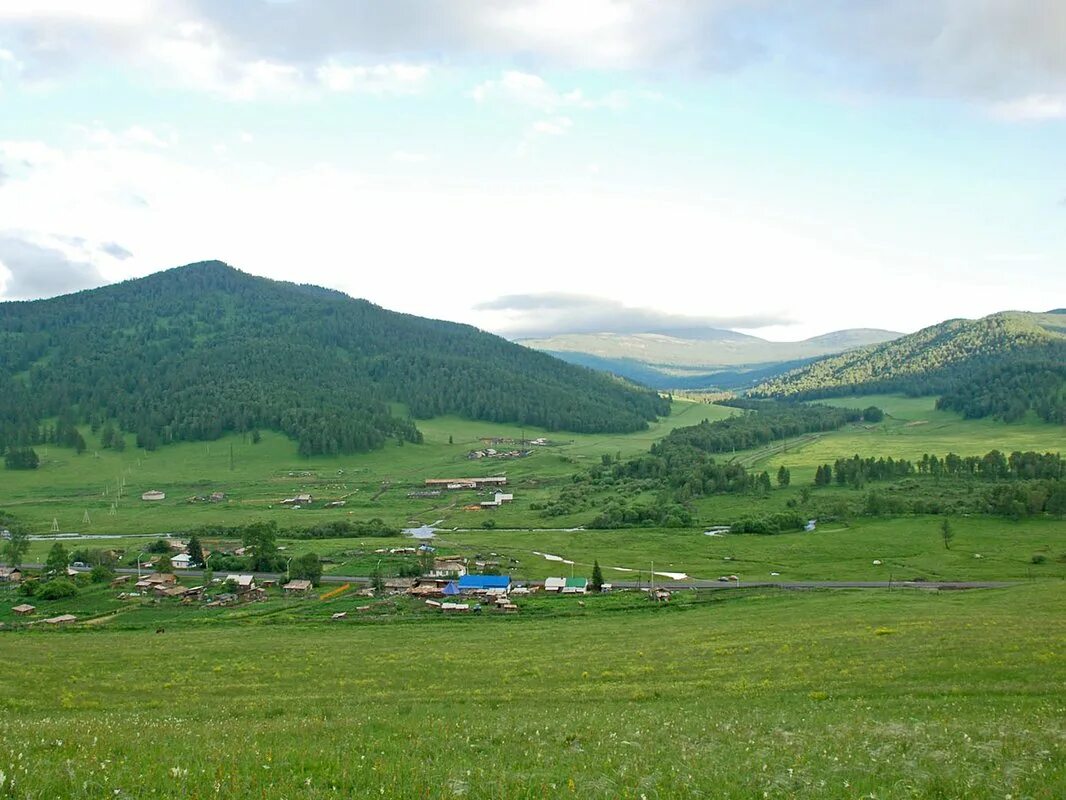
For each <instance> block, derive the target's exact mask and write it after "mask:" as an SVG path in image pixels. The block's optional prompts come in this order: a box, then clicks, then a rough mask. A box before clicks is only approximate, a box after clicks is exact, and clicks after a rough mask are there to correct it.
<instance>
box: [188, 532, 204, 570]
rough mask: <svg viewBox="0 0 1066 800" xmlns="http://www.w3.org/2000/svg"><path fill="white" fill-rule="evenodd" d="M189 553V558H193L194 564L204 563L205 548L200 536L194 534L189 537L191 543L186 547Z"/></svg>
mask: <svg viewBox="0 0 1066 800" xmlns="http://www.w3.org/2000/svg"><path fill="white" fill-rule="evenodd" d="M186 550H187V551H188V553H189V558H190V559H192V563H193V564H203V563H204V548H203V546H202V545H201V544H200V537H199V536H196V535H193V536H190V537H189V544H188V546H187V547H186Z"/></svg>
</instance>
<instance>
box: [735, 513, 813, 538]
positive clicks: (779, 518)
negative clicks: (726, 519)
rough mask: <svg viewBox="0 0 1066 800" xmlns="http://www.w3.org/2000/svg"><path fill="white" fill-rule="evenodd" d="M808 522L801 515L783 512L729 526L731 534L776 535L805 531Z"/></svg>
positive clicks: (749, 518)
mask: <svg viewBox="0 0 1066 800" xmlns="http://www.w3.org/2000/svg"><path fill="white" fill-rule="evenodd" d="M806 523H807V520H806V518H805V517H803V516H802V515H800V514H797V513H795V512H790V511H782V512H778V513H776V514H767V515H766V516H764V517H747V518H746V519H742V520H738V521H737V522H734V523H733V524H732V525H730V526H729V531H730V533H763V534H774V533H783V532H785V531H799V530H803V527H804V525H806Z"/></svg>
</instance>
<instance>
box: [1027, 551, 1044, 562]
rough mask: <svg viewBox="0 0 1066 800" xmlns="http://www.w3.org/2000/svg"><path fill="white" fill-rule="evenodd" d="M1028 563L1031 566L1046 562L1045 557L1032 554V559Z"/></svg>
mask: <svg viewBox="0 0 1066 800" xmlns="http://www.w3.org/2000/svg"><path fill="white" fill-rule="evenodd" d="M1029 561H1030V562H1031V563H1033V564H1043V563H1044V562H1046V561H1047V556H1046V555H1044V554H1043V553H1033V557H1032V558H1030V559H1029Z"/></svg>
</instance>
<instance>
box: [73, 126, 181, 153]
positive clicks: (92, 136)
mask: <svg viewBox="0 0 1066 800" xmlns="http://www.w3.org/2000/svg"><path fill="white" fill-rule="evenodd" d="M78 129H79V130H80V131H82V132H83V133H84V134H85V137H86V138H87V139H88V140H89V141H90V142H92V143H93V144H98V145H102V146H104V147H116V146H125V145H133V146H141V147H156V148H166V147H170V146H171V145H172V144H173V143H174V142H175V141H177V134H175V133H174V132H173V131H170V132H168V133H166V134H163V135H161V134H159V133H157V132H156V131H154V130H152V129H151V128H149V127H146V126H144V125H131V126H130V127H128V128H126V129H125V130H122V131H117V132H116V131H112V130H110V129H109V128H106V127H104V126H103V125H101V124H99V123H97V124H95V125H92V126H78Z"/></svg>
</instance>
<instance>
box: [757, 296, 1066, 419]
mask: <svg viewBox="0 0 1066 800" xmlns="http://www.w3.org/2000/svg"><path fill="white" fill-rule="evenodd" d="M869 392H904V393H907V394H911V395H930V394H937V395H941V401H940V402H941V406H942V407H945V408H952V409H955V410H958V411H960V412H962V413H963V414H965V415H967V416H972V417H983V416H997V417H1001V418H1003V419H1007V420H1008V421H1009V420H1012V419H1019V418H1021V417H1022V416H1023V415H1024V414H1025V413H1026V412H1027V411H1029V410H1032V411H1034V412H1035V413H1036V414H1037V415H1038V416H1039V417H1041V418H1043V419H1045V420H1047V421H1050V422H1063V423H1066V311H1063V310H1061V309H1057V310H1055V311H1050V312H1046V313H1043V314H1039V313H1031V312H1023V311H1004V312H1001V313H998V314H991V315H989V316H987V317H982V318H981V319H976V320H970V319H952V320H948V321H946V322H942V323H940V324H938V325H933V326H931V327H928V328H924V329H922V330H920V331H918V332H916V333H912V334H910V335H907V336H903V337H900V338H898V339H896V340H894V341H891V342H886V343H884V344H880V345H875V346H872V347H866V348H862V349H859V350H854V351H850V352H847V353H844V354H842V355H838V356H833V357H829V358H823V359H819V360H817V361H814V362H812V363H810V364H807V365H805V366H802V367H799V368H798V369H795V370H791V371H789V372H787V373H785V374H783V375H779V376H776V377H772V378H769V379H767V380H766V381H764V382H763V383H761V384H759V385H758V386H757V387H755V388H754V389H753V390H752V391H751V394H752V395H754V396H756V397H784V398H789V397H790V398H797V399H810V398H818V397H829V396H834V395H836V396H840V395H848V394H857V393H869Z"/></svg>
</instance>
